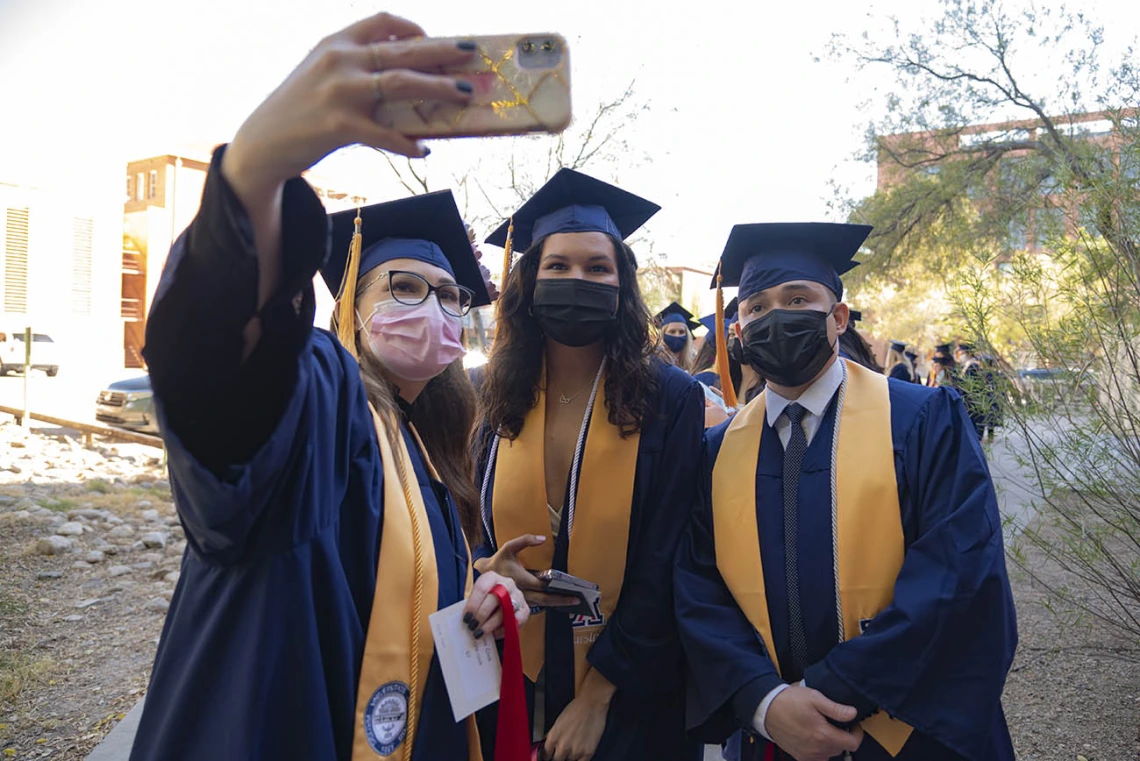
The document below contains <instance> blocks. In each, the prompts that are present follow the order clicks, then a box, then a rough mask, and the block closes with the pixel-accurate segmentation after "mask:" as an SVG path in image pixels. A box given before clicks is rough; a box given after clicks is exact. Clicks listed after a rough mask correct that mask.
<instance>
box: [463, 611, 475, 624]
mask: <svg viewBox="0 0 1140 761" xmlns="http://www.w3.org/2000/svg"><path fill="white" fill-rule="evenodd" d="M474 620H475V616H474V614H472V613H464V614H463V623H465V624H469V623H471V622H472V621H474Z"/></svg>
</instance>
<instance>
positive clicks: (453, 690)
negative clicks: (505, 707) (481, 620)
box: [428, 600, 503, 721]
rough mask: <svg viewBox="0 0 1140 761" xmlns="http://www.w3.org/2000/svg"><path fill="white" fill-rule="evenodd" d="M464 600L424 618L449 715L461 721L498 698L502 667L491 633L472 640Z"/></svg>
mask: <svg viewBox="0 0 1140 761" xmlns="http://www.w3.org/2000/svg"><path fill="white" fill-rule="evenodd" d="M464 604H465V601H464V600H460V601H459V602H457V603H455V604H454V605H451V606H449V607H447V608H444V609H443V610H437V611H436V612H435V613H432V614H431V615H430V616H428V620H429V621H430V622H431V634H432V637H433V638H434V639H435V653H436V656H437V657H438V658H439V665H440V669H441V670H442V671H443V681H444V683H445V684H446V685H447V696H448V697H449V698H451V712H452V713H453V714H454V715H455V720H456V721H462V720H463V719H465V718H467V717H468V716H470V715H471V714H473V713H475V712H476V711H478V710H479V709H480V708H484V707H486V706H489V705H491V704H492V703H494V702H495V701H496V700H498V699H499V685H500V684H501V683H502V679H503V668H502V665H501V664H500V663H499V651H498V650H497V649H496V648H495V638H494V637H493V636H491V632H487V633H486V634H484V635H483V637H482V639H475V635H474V634H472V633H471V630H470V629H468V628H467V624H465V623H463V606H464Z"/></svg>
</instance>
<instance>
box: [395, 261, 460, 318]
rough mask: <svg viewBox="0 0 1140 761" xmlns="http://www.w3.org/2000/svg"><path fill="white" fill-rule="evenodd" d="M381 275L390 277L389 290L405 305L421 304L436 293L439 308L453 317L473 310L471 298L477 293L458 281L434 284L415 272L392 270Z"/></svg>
mask: <svg viewBox="0 0 1140 761" xmlns="http://www.w3.org/2000/svg"><path fill="white" fill-rule="evenodd" d="M381 277H387V278H388V290H389V292H390V293H391V294H392V298H393V300H395V301H396V302H397V303H399V304H403V305H405V306H410V307H414V306H419V305H420V304H422V303H424V302H425V301H427V298H428V296H430V295H432V293H434V294H435V298H436V301H438V302H439V308H440V309H442V310H443V312H444V314H449V315H451V316H452V317H463V316H464V315H466V314H467V313H468V312H470V311H471V300H472V298H473V297H474V295H475V293H474V291H472V290H471V289H470V288H465V287H463V286H462V285H458V284H456V283H442V284H440V285H432V284H431V283H429V282H428V281H427V280H425V279H424V278H423V277H422V276H420V275H417V274H416V273H414V272H402V271H400V270H390V271H388V272H385V273H384V274H383V275H381Z"/></svg>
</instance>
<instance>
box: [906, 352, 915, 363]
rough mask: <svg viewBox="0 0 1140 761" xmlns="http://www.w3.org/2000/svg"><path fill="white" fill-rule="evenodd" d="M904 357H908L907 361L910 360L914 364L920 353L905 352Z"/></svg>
mask: <svg viewBox="0 0 1140 761" xmlns="http://www.w3.org/2000/svg"><path fill="white" fill-rule="evenodd" d="M903 356H904V357H906V358H907V359H909V360H910V361H912V362H913V361H914V360H916V359H918V353H917V352H913V351H908V352H904V353H903Z"/></svg>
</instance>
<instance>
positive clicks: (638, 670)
mask: <svg viewBox="0 0 1140 761" xmlns="http://www.w3.org/2000/svg"><path fill="white" fill-rule="evenodd" d="M655 365H656V370H657V384H658V390H657V396H656V399H655V400H654V403H653V405H652V406H651V408H650V409H651V412H650V413H649V415H648V416H647V419H646V420H645V421H644V423H643V425H642V428H641V439H640V442H639V444H638V453H637V470H636V474H635V475H634V488H633V506H632V509H631V512H630V530H629V543H628V550H627V555H626V569H625V579H624V582H623V585H622V590H621V597H620V598H619V600H618V604H617V608H616V609H615V610H614V614H613V616H612V617H611V619H610V621H609V623H608V624H607V625H606V627H605V629H604V630H603V631H602V633H601V634H600V635H599V636H598V639H597V641H596V642H595V643H594V645H593V647H592V648H591V649H590V653H589V656H588V660H589V662H590V665H591V666H592V667H593V668H595V669H597V670H598V671H599V672H600V673H601V674H602V676H604V677H605V678H606V679H608V680H609V681H610V682H612V683H613V684H614V685H615V686H616V687H617V689H616V691H615V693H614V697H613V700H612V702H611V704H610V710H609V715H608V717H607V720H606V729H605V733H604V734H603V735H602V739H601V741H600V742H599V744H598V748H597V751H596V752H595V754H594V761H624V760H625V759H640V758H644V759H655V760H660V761H673V760H676V761H686V760H687V761H693V760H695V759H699V758H700V757H701V747H700V744H699V743H698V742H697V741H696V740H694V739H688V738H687V737H686V734H685V728H684V700H683V682H684V678H683V674H684V668H683V665H682V662H681V649H680V642H679V640H678V638H677V630H676V624H675V623H674V620H673V616H672V608H673V596H672V595H673V590H672V576H673V573H672V569H673V557H674V554H675V549H676V547H677V542H678V541H679V539H680V536H681V534H682V532H683V531H684V527H685V525H686V524H687V522H688V519H689V516H690V514H691V512H692V507H693V504H694V502H695V499H696V488H697V481H698V479H699V462H698V461H699V457H700V455H699V451H700V441H701V432H702V431H703V430H704V392H703V391H702V390H701V387H700V385H699V384H698V383H696V382H695V381H694V380H693V379H692V378H691V377H690V376H689V375H688V374H686V373H684V372H682V371H681V370H679V369H677V368H675V367H673V366H671V365H668V364H666V363H664V362H660V361H655ZM599 413H601V414H604V412H603V411H602V407H601V406H600V400H599V403H598V406H597V408H596V409H595V412H594V414H599ZM489 439H490V432H489V430H488V429H487V428H486V427H484V428H483V430H482V431H481V432H480V440H481V441H482V442H483V443H484V446H482V447H481V452H480V457H479V461H478V467H477V472H478V473H479V479H480V483H482V479H483V477H484V475H485V473H486V469H487V460H486V456H487V449H488V448H487V446H486V443H487V442H489ZM490 476H491V477H490V485H489V487H488V494H487V496H486V504H487V505H488V506H489V505H490V504H492V495H493V490H494V472H493V471H492V473H491V474H490ZM535 507H536V508H537V509H541V510H545V508H544V507H543V506H542V505H536V506H535ZM490 528H491V531H490V536H489V537H488V541H487V542H486V543H485V544H484V545H483V546H482V547H480V548H479V550H477V551H476V553H475V554H476V555H477V556H483V557H488V556H490V555H492V554H493V553H494V548H495V547H496V546H497V545H498V543H499V542H503V541H507V540H508V539H511V538H513V537H506V536H497V535H495V533H494V525H493V523H492V525H491V527H490ZM568 534H569V532H568V531H562V532H560V534H559V537H558V541H557V542H556V544H555V554H554V567H555V568H557V569H559V570H563V571H564V570H566V561H567V557H568V551H569V544H568ZM543 615H544V616H546V617H547V624H546V665H545V667H544V673H545V680H546V693H545V694H546V703H545V705H546V723H547V726H546V727H544V729H545V730H549V728H550V726H552V725H553V723H554V721H555V720H556V719H557V717H558V714H559V713H560V712H561V710H562V708H563V707H564V706H566V705H567V704H568V703H569V702H570V701H571V700H572V699H573V697H574V655H573V644H572V636H573V635H572V632H571V628H570V619H569V617H568V616H567V615H565V614H563V613H557V612H554V611H547V612H546V613H544V614H543ZM527 689H528V693H529V694H528V699H529V702H530V703H531V705H532V706H533V692H534V684H533V683H531V682H529V680H528V681H527ZM492 718H493V712H492V713H490V714H485V715H484V716H481V717H480V733H481V735H482V736H483V737H484V752H486V751H487V748H488V742H487V740H488V739H489V737H490V735H491V733H490V732H487V731H486V728H487V727H488V725H489V724H490V725H493V722H492V721H491V719H492Z"/></svg>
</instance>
